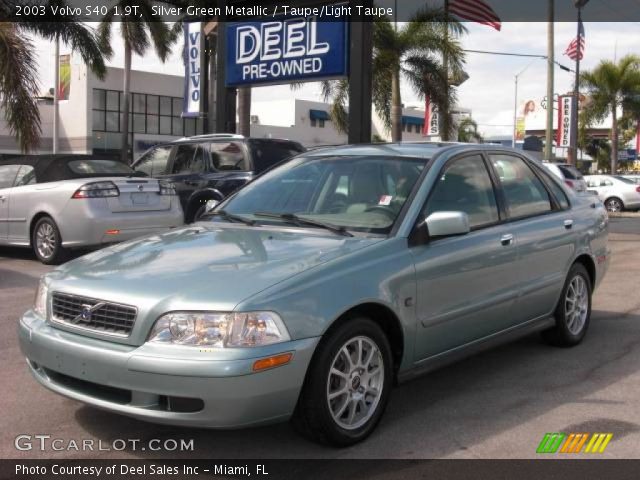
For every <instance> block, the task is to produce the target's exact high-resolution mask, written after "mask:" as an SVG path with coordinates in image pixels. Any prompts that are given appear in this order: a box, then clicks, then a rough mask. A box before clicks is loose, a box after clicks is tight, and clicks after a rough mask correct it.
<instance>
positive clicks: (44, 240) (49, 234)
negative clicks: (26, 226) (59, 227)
mask: <svg viewBox="0 0 640 480" xmlns="http://www.w3.org/2000/svg"><path fill="white" fill-rule="evenodd" d="M36 248H37V249H38V253H39V254H40V256H41V257H42V258H49V257H51V255H53V252H54V251H55V248H56V232H55V231H54V229H53V226H52V225H51V224H50V223H42V224H40V226H39V227H38V230H37V231H36Z"/></svg>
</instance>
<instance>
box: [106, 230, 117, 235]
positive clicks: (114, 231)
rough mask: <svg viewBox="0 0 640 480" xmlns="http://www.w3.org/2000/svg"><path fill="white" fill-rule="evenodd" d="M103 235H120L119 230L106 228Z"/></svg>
mask: <svg viewBox="0 0 640 480" xmlns="http://www.w3.org/2000/svg"><path fill="white" fill-rule="evenodd" d="M104 234H105V235H120V230H115V229H114V230H107V231H106V232H104Z"/></svg>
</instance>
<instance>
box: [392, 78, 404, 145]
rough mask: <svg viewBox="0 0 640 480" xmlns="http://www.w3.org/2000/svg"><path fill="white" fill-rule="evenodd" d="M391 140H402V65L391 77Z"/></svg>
mask: <svg viewBox="0 0 640 480" xmlns="http://www.w3.org/2000/svg"><path fill="white" fill-rule="evenodd" d="M391 141H392V142H401V141H402V97H401V95H400V67H398V68H394V70H393V74H392V77H391Z"/></svg>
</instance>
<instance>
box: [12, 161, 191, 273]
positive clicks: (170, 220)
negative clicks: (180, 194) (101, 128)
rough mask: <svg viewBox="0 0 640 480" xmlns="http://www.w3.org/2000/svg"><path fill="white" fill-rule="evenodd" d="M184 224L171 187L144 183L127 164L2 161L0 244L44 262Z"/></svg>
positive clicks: (148, 182) (153, 180)
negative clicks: (26, 249) (30, 251)
mask: <svg viewBox="0 0 640 480" xmlns="http://www.w3.org/2000/svg"><path fill="white" fill-rule="evenodd" d="M183 223H184V219H183V214H182V208H181V207H180V202H179V201H178V198H177V196H176V192H175V190H174V188H173V186H172V185H171V184H168V183H165V182H160V181H158V180H155V179H147V178H140V177H139V176H137V175H136V172H134V171H133V170H132V169H131V167H129V166H128V165H126V164H124V163H121V162H118V161H115V160H107V159H98V158H92V157H78V156H51V155H50V156H41V157H24V158H12V159H9V160H4V161H2V162H0V245H14V246H20V247H31V248H33V251H34V253H35V254H36V257H38V260H40V261H41V262H42V263H46V264H57V263H60V262H62V261H63V260H64V259H65V258H66V254H67V250H68V249H72V248H78V247H92V246H97V245H104V244H108V243H114V242H120V241H123V240H128V239H131V238H134V237H137V236H140V235H146V234H148V233H155V232H164V231H166V230H169V229H170V228H174V227H178V226H181V225H183Z"/></svg>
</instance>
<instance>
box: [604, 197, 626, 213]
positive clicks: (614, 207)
mask: <svg viewBox="0 0 640 480" xmlns="http://www.w3.org/2000/svg"><path fill="white" fill-rule="evenodd" d="M607 210H608V211H610V212H620V211H621V210H622V203H620V200H617V199H615V198H612V199H610V200H607Z"/></svg>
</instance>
